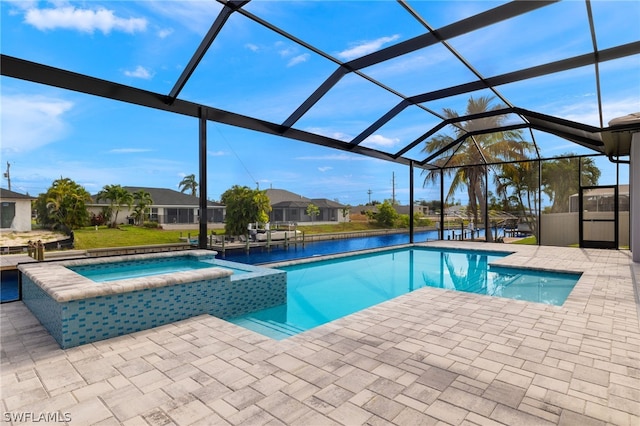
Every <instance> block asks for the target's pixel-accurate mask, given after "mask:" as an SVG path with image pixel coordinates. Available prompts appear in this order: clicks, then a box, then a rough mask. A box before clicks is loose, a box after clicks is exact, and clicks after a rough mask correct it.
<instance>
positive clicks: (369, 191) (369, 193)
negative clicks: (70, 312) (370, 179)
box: [367, 190, 371, 205]
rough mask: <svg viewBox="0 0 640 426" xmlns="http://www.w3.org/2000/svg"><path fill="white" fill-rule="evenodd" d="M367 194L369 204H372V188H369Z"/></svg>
mask: <svg viewBox="0 0 640 426" xmlns="http://www.w3.org/2000/svg"><path fill="white" fill-rule="evenodd" d="M367 194H368V195H369V205H371V190H368V191H367Z"/></svg>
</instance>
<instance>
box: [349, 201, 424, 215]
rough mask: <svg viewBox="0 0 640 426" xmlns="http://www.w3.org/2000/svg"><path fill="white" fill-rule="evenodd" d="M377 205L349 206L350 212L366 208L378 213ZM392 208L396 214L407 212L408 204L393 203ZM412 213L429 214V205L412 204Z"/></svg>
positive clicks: (359, 212)
mask: <svg viewBox="0 0 640 426" xmlns="http://www.w3.org/2000/svg"><path fill="white" fill-rule="evenodd" d="M378 205H379V204H375V205H362V204H361V205H359V206H355V207H351V213H354V214H361V213H363V212H366V211H368V210H370V211H372V212H374V213H378ZM393 208H394V209H395V211H396V212H397V213H398V214H406V215H408V214H409V206H408V205H402V206H401V205H398V204H396V205H394V206H393ZM413 213H414V214H416V213H421V214H423V215H425V216H428V215H429V206H422V205H420V204H414V205H413Z"/></svg>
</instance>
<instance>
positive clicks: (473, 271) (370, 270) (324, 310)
mask: <svg viewBox="0 0 640 426" xmlns="http://www.w3.org/2000/svg"><path fill="white" fill-rule="evenodd" d="M508 254H509V253H505V252H488V251H476V250H473V251H462V250H452V249H435V248H426V247H408V248H401V249H393V250H384V251H378V252H374V253H369V254H360V255H351V256H347V257H340V258H335V259H330V260H320V261H316V262H309V263H303V264H298V265H291V266H285V267H280V268H278V269H282V270H285V271H287V303H286V304H282V305H279V306H275V307H272V308H269V309H265V310H262V311H259V312H254V313H252V314H250V315H244V316H240V317H236V318H230V319H227V320H228V321H230V322H232V323H235V324H237V325H241V326H243V327H246V328H249V329H252V330H254V331H257V332H259V333H262V334H265V335H267V336H269V337H272V338H275V339H283V338H286V337H289V336H291V335H295V334H297V333H299V332H302V331H306V330H309V329H312V328H314V327H317V326H319V325H322V324H325V323H327V322H330V321H333V320H335V319H338V318H341V317H343V316H346V315H349V314H351V313H353V312H357V311H359V310H362V309H365V308H368V307H370V306H373V305H376V304H378V303H382V302H384V301H387V300H390V299H393V298H394V297H397V296H400V295H402V294H405V293H408V292H411V291H414V290H417V289H420V288H423V287H435V288H442V289H447V290H455V291H464V292H470V293H476V294H484V295H489V296H498V297H508V298H512V299H519V300H526V301H530V302H538V303H545V304H552V305H562V304H563V303H564V301H565V299H566V298H567V297H568V295H569V293H570V292H571V290H572V289H573V287H574V286H575V284H576V282H577V281H578V279H579V277H580V274H570V273H553V272H541V271H533V270H526V269H512V268H504V267H495V266H491V265H490V264H491V262H493V261H495V260H498V259H500V258H502V257H504V256H507V255H508Z"/></svg>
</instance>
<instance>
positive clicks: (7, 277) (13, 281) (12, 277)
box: [0, 270, 20, 303]
mask: <svg viewBox="0 0 640 426" xmlns="http://www.w3.org/2000/svg"><path fill="white" fill-rule="evenodd" d="M19 275H20V272H18V271H17V270H9V271H2V272H0V302H1V303H4V302H13V301H14V300H18V299H19V298H20V287H19V283H18V279H19V278H18V276H19Z"/></svg>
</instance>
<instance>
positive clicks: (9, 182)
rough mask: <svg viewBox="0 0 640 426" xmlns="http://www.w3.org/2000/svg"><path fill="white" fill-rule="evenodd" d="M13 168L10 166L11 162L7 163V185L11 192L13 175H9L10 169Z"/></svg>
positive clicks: (5, 174) (5, 173) (5, 175)
mask: <svg viewBox="0 0 640 426" xmlns="http://www.w3.org/2000/svg"><path fill="white" fill-rule="evenodd" d="M10 167H11V164H9V162H8V161H7V171H6V172H4V177H6V178H7V184H8V186H9V191H11V174H9V168H10Z"/></svg>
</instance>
